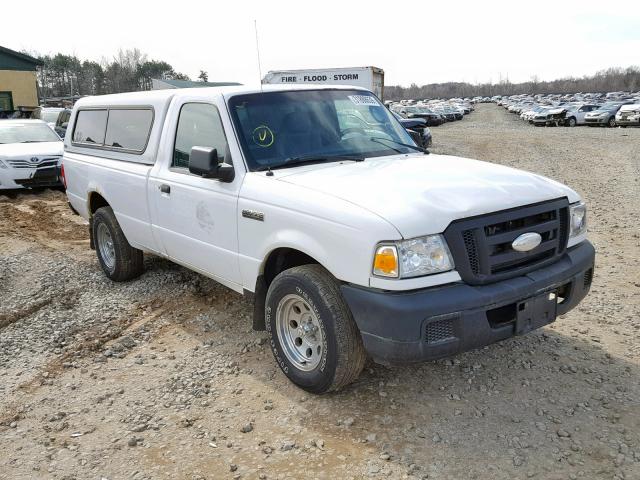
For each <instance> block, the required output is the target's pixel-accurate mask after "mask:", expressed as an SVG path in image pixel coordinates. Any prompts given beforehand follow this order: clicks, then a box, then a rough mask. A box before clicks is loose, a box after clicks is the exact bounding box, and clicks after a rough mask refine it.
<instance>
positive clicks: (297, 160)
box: [255, 155, 364, 172]
mask: <svg viewBox="0 0 640 480" xmlns="http://www.w3.org/2000/svg"><path fill="white" fill-rule="evenodd" d="M342 160H349V161H352V162H362V161H363V160H364V157H361V156H358V155H331V156H329V155H300V156H296V157H289V158H287V159H286V160H285V161H284V162H282V163H276V164H275V165H263V166H261V167H258V168H256V170H255V171H256V172H263V171H265V170H275V169H276V168H286V167H290V166H293V165H303V164H305V163H322V162H340V161H342Z"/></svg>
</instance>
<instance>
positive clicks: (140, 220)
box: [63, 86, 594, 393]
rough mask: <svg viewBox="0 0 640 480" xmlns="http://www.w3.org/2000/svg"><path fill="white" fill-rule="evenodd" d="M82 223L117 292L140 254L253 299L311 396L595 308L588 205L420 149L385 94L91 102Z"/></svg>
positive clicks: (323, 91)
mask: <svg viewBox="0 0 640 480" xmlns="http://www.w3.org/2000/svg"><path fill="white" fill-rule="evenodd" d="M68 132H69V133H68V134H67V136H66V138H65V152H64V159H63V172H64V176H65V180H66V185H67V195H68V198H69V201H70V203H71V205H72V206H73V208H74V209H75V210H76V211H77V212H78V213H79V214H80V215H82V216H83V217H85V218H86V219H88V220H89V222H90V231H91V245H92V247H94V248H95V249H96V252H97V257H98V260H99V263H100V265H101V267H102V269H103V270H104V272H105V274H106V275H107V276H108V277H109V278H111V279H113V280H115V281H124V280H131V279H133V278H135V277H138V276H139V275H141V274H142V273H143V261H142V258H143V252H144V253H151V254H154V255H159V256H162V257H165V258H168V259H170V260H172V261H174V262H176V263H178V264H181V265H184V266H185V267H187V268H189V269H192V270H195V271H196V272H199V273H201V274H203V275H206V276H208V277H211V278H213V279H215V280H217V281H218V282H220V283H222V284H224V285H226V286H228V287H229V288H231V289H233V290H236V291H237V292H242V293H245V294H248V295H252V296H253V299H254V304H255V308H254V319H253V324H254V328H256V329H266V330H267V332H268V334H269V336H270V345H271V349H272V351H273V354H274V356H275V359H276V361H277V363H278V365H279V366H280V368H281V369H282V371H283V372H284V373H285V375H287V377H288V378H289V379H290V380H292V381H293V382H294V383H295V384H297V385H298V386H300V387H301V388H303V389H306V390H308V391H311V392H315V393H323V392H327V391H331V390H336V389H338V388H340V387H342V386H344V385H346V384H348V383H349V382H352V381H353V380H355V379H356V378H357V377H358V375H359V373H360V371H361V370H362V368H363V365H364V363H365V359H366V358H367V355H369V356H370V357H372V358H373V359H374V360H375V361H377V362H380V363H384V364H401V363H408V362H419V361H424V360H430V359H435V358H440V357H444V356H448V355H452V354H455V353H457V352H461V351H464V350H468V349H472V348H476V347H481V346H484V345H488V344H490V343H493V342H496V341H499V340H503V339H506V338H509V337H511V336H513V335H520V334H524V333H526V332H529V331H531V330H532V329H535V328H538V327H541V326H543V325H545V324H548V323H550V322H553V321H554V320H555V318H556V316H557V315H560V314H563V313H566V312H567V311H569V310H570V309H571V308H573V307H574V306H576V305H577V304H578V303H579V302H580V301H581V300H582V299H583V298H584V296H585V295H586V294H587V292H588V290H589V287H590V284H591V280H592V276H593V267H594V249H593V247H592V245H591V244H590V243H589V242H588V241H587V239H586V209H585V205H584V203H583V202H582V201H581V199H580V197H579V196H578V194H577V193H576V192H574V191H573V190H571V189H570V188H568V187H566V186H564V185H562V184H560V183H558V182H555V181H553V180H549V179H547V178H544V177H541V176H540V175H536V174H533V173H528V172H524V171H519V170H515V169H512V168H507V167H503V166H499V165H495V164H491V163H485V162H480V161H475V160H469V159H465V158H458V157H452V156H444V155H434V154H428V152H426V151H424V150H422V149H421V148H419V147H417V146H416V145H415V144H414V143H413V142H412V140H411V138H410V137H409V135H408V134H407V132H406V131H405V130H404V129H403V128H402V126H401V125H400V124H399V123H398V121H397V120H396V119H395V118H394V116H393V115H392V114H391V112H389V111H388V110H387V109H386V108H385V107H384V106H383V105H382V104H381V103H380V101H379V100H378V98H377V97H376V96H375V95H373V94H372V93H371V92H369V91H367V90H364V89H361V88H357V87H346V86H344V87H343V86H296V87H291V86H263V87H262V88H259V87H258V88H256V89H252V88H248V87H223V88H198V89H185V90H167V91H152V92H143V93H128V94H119V95H107V96H102V97H89V98H83V99H81V100H80V101H78V103H77V104H76V106H75V108H74V110H73V113H72V116H71V121H70V123H69V128H68Z"/></svg>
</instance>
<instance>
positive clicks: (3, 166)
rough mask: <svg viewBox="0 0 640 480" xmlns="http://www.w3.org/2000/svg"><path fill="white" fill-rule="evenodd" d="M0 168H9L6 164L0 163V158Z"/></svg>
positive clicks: (0, 160)
mask: <svg viewBox="0 0 640 480" xmlns="http://www.w3.org/2000/svg"><path fill="white" fill-rule="evenodd" d="M0 168H9V167H8V166H7V164H6V163H4V162H3V161H2V159H1V158H0Z"/></svg>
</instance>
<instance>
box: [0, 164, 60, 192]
mask: <svg viewBox="0 0 640 480" xmlns="http://www.w3.org/2000/svg"><path fill="white" fill-rule="evenodd" d="M11 170H12V171H13V173H12V175H10V176H11V177H13V178H10V179H9V178H8V180H11V182H12V184H13V185H15V186H11V183H10V182H7V185H9V186H8V187H7V188H36V187H57V186H61V185H62V182H61V181H60V167H59V166H52V167H45V168H37V169H33V170H17V169H11ZM8 177H9V176H8Z"/></svg>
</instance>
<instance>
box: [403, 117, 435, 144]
mask: <svg viewBox="0 0 640 480" xmlns="http://www.w3.org/2000/svg"><path fill="white" fill-rule="evenodd" d="M393 115H394V116H395V117H396V118H397V119H398V121H399V122H400V124H401V125H402V126H403V127H404V128H405V130H406V131H407V132H408V133H409V135H411V138H412V139H413V141H414V142H416V145H418V146H420V147H422V148H427V147H430V146H431V142H432V136H431V130H430V129H429V127H427V122H426V120H425V119H424V118H404V117H403V116H402V115H400V114H399V113H396V112H393Z"/></svg>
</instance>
